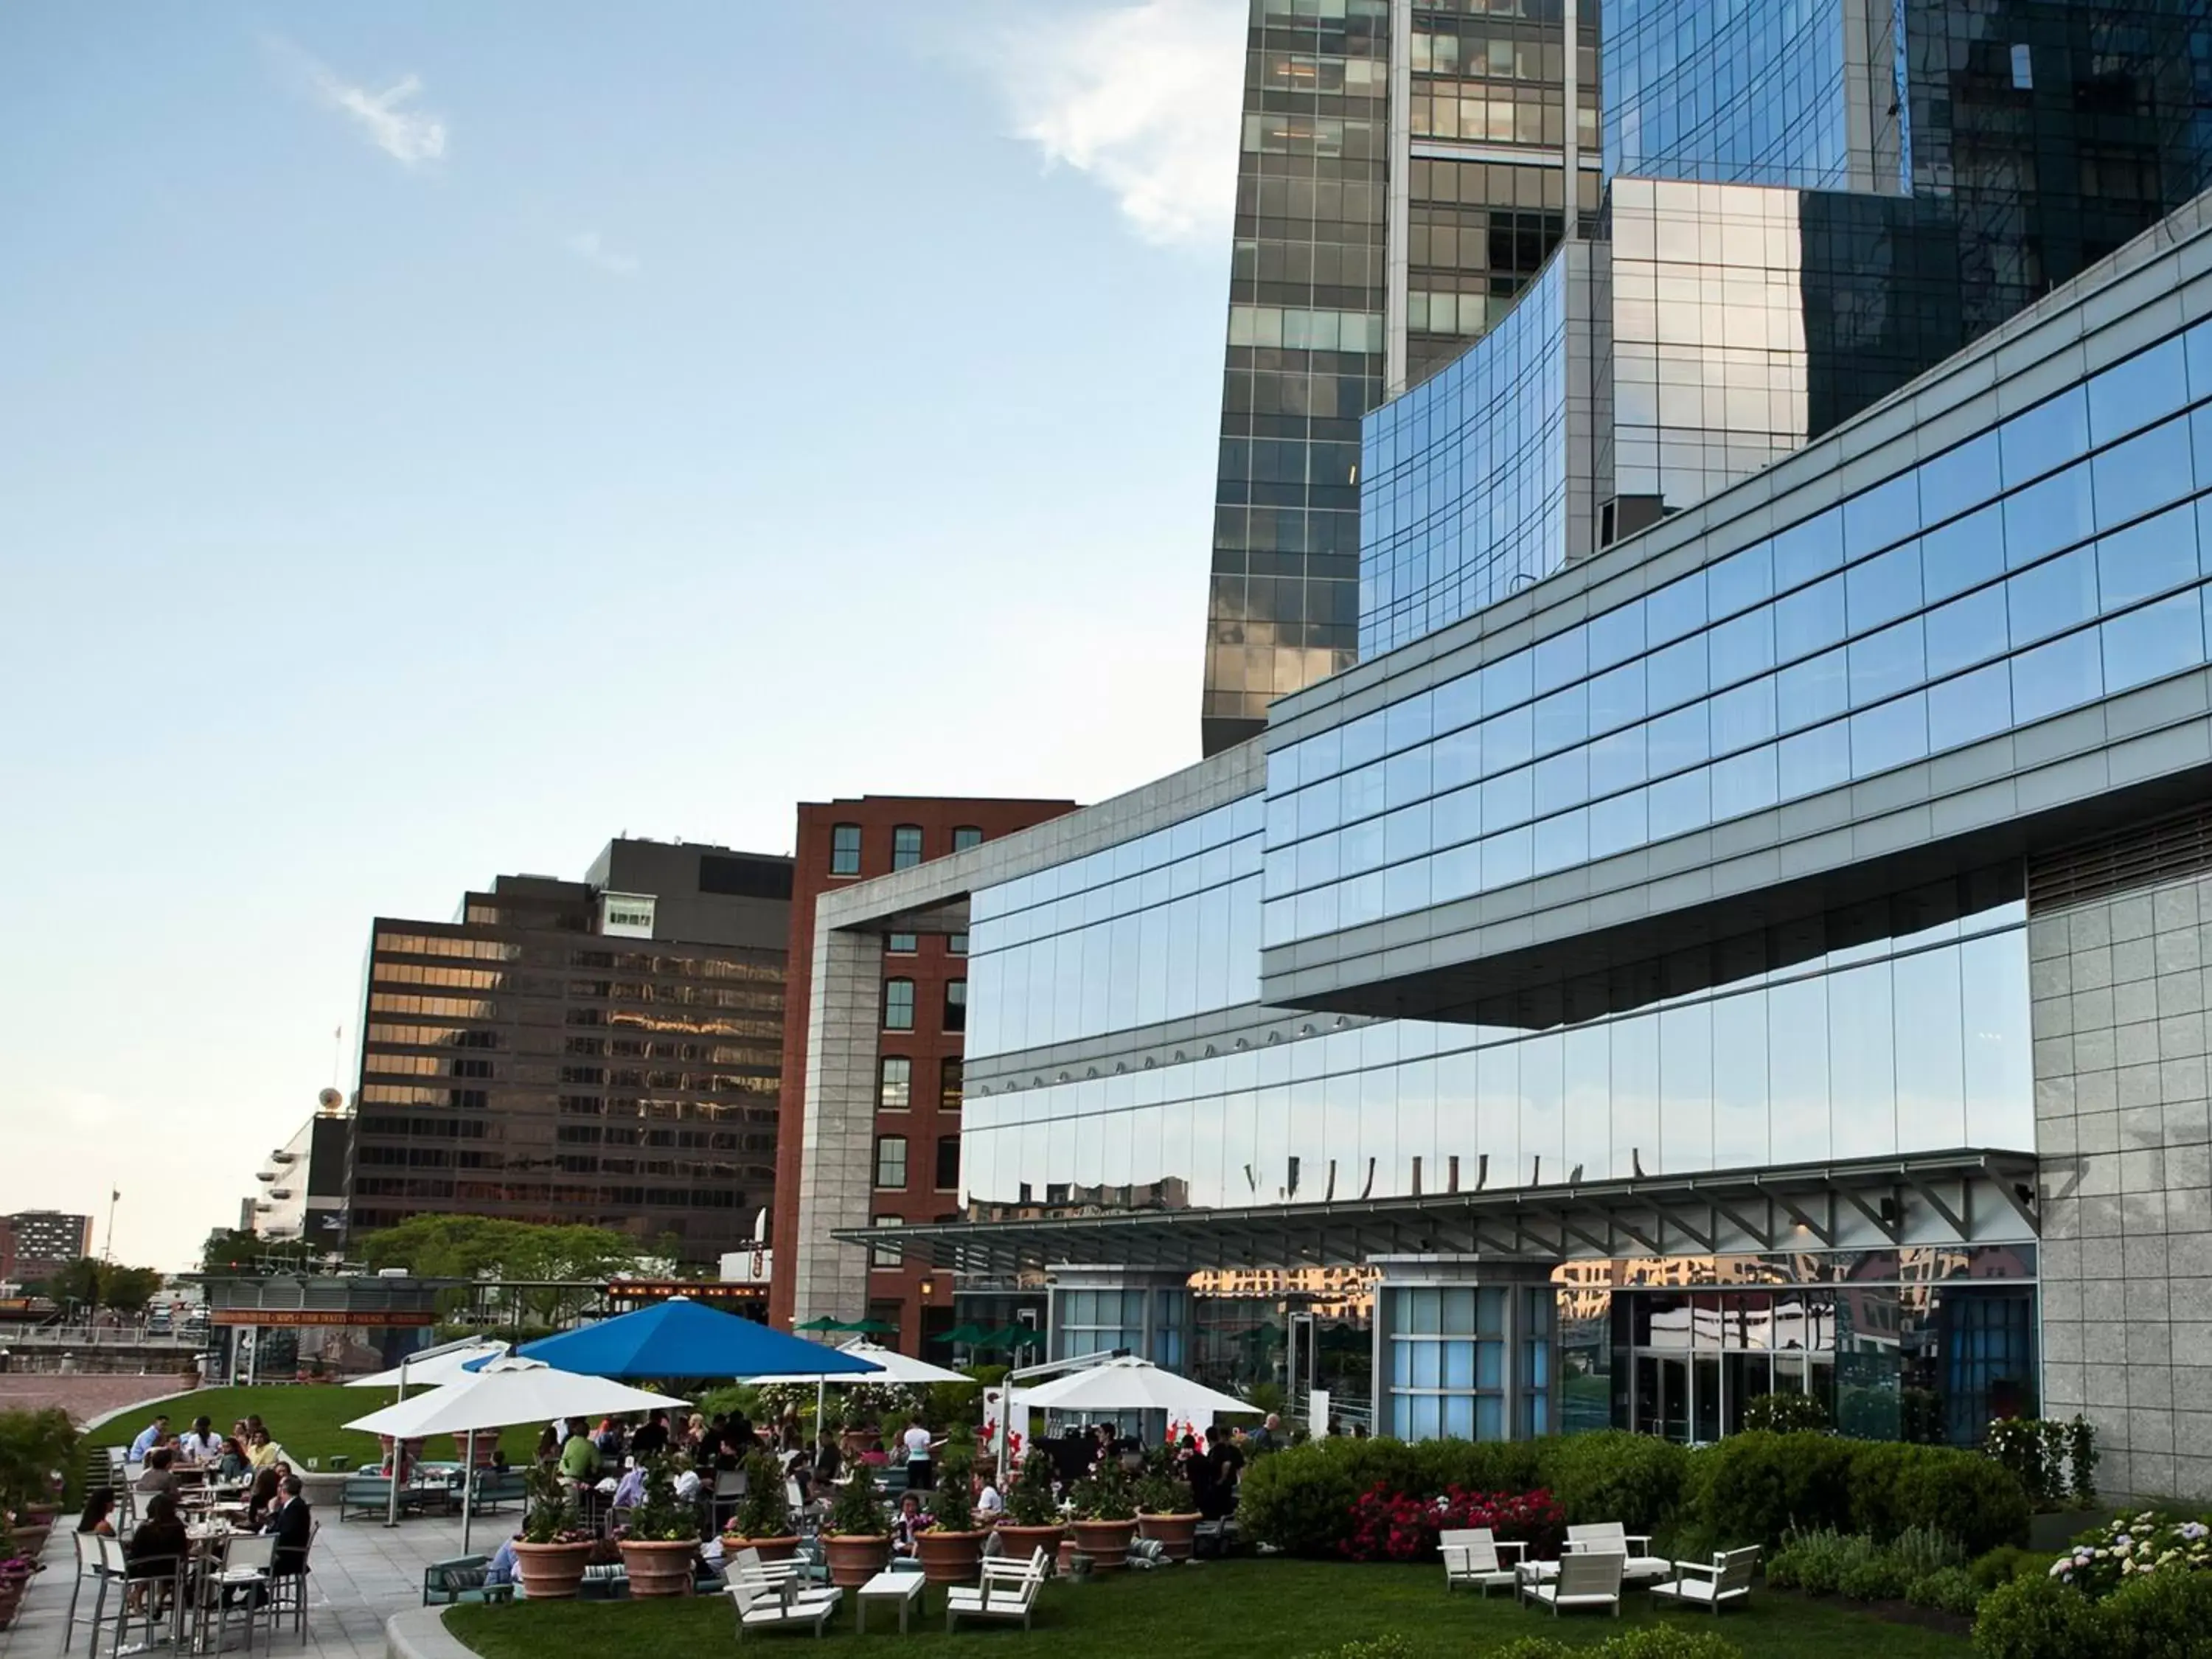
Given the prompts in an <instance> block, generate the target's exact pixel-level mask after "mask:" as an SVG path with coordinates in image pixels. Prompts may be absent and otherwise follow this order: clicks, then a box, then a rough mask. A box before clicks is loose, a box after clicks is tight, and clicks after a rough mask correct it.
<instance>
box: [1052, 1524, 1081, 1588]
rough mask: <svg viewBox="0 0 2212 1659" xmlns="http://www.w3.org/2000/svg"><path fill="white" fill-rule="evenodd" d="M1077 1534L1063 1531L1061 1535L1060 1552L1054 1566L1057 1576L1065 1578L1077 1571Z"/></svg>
mask: <svg viewBox="0 0 2212 1659" xmlns="http://www.w3.org/2000/svg"><path fill="white" fill-rule="evenodd" d="M1075 1552H1076V1542H1075V1534H1073V1533H1071V1532H1066V1531H1062V1532H1061V1534H1060V1554H1059V1555H1058V1556H1057V1557H1056V1558H1055V1559H1054V1561H1053V1566H1052V1570H1053V1572H1054V1575H1055V1576H1057V1577H1061V1578H1065V1577H1067V1576H1068V1575H1069V1574H1070V1573H1072V1572H1073V1571H1075Z"/></svg>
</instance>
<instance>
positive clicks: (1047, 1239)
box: [836, 1149, 2041, 1274]
mask: <svg viewBox="0 0 2212 1659" xmlns="http://www.w3.org/2000/svg"><path fill="white" fill-rule="evenodd" d="M2037 1173H2038V1170H2037V1164H2036V1160H2035V1158H2034V1157H2033V1155H2032V1154H2029V1153H2026V1152H1997V1151H1991V1150H1988V1149H1961V1150H1959V1151H1955V1152H1912V1153H1906V1154H1901V1155H1898V1156H1893V1157H1889V1158H1857V1159H1834V1160H1830V1161H1828V1162H1826V1163H1820V1164H1787V1165H1771V1166H1761V1167H1758V1168H1752V1169H1741V1170H1711V1171H1706V1172H1703V1173H1700V1174H1697V1175H1682V1176H1636V1177H1633V1178H1631V1179H1628V1180H1623V1181H1598V1182H1577V1183H1571V1184H1566V1185H1560V1186H1544V1187H1521V1188H1508V1189H1504V1190H1500V1191H1497V1192H1473V1193H1451V1194H1429V1195H1427V1196H1425V1197H1419V1198H1389V1199H1372V1200H1366V1199H1360V1200H1339V1201H1335V1202H1330V1203H1321V1204H1279V1205H1269V1206H1252V1207H1248V1208H1241V1209H1219V1210H1130V1211H1121V1212H1094V1213H1090V1214H1084V1215H1067V1216H1050V1217H1047V1216H1039V1217H1035V1218H1021V1219H1017V1220H1011V1221H976V1222H957V1223H955V1222H947V1223H941V1224H936V1225H927V1226H905V1227H899V1228H886V1229H883V1230H880V1231H878V1230H869V1229H861V1228H854V1229H848V1230H846V1231H841V1232H839V1233H837V1234H836V1237H838V1238H839V1239H841V1240H842V1241H843V1242H844V1243H848V1244H852V1245H854V1246H861V1245H866V1246H867V1247H868V1248H870V1249H878V1250H888V1249H897V1250H900V1251H901V1252H902V1254H904V1255H907V1257H908V1259H909V1260H913V1259H915V1258H921V1259H924V1260H927V1261H929V1262H931V1263H933V1265H935V1266H937V1267H946V1268H950V1269H951V1270H953V1271H954V1272H957V1273H996V1274H1006V1273H1015V1272H1018V1271H1020V1270H1022V1269H1024V1268H1030V1267H1046V1266H1055V1265H1058V1264H1060V1263H1067V1264H1070V1265H1100V1266H1114V1267H1152V1268H1160V1269H1165V1270H1168V1271H1172V1272H1188V1273H1194V1272H1197V1271H1199V1270H1200V1269H1202V1268H1207V1267H1231V1266H1233V1267H1279V1268H1295V1267H1354V1266H1358V1264H1360V1263H1362V1262H1364V1261H1367V1260H1368V1259H1370V1257H1374V1256H1380V1255H1435V1254H1443V1255H1466V1254H1479V1255H1509V1256H1532V1257H1554V1258H1558V1259H1560V1260H1564V1261H1572V1260H1577V1259H1582V1260H1593V1259H1598V1258H1607V1257H1615V1256H1663V1255H1751V1254H1755V1253H1762V1252H1771V1251H1776V1250H1811V1249H1823V1250H1826V1249H1896V1248H1899V1247H1900V1246H1905V1245H1938V1246H1940V1245H1960V1244H1972V1243H2019V1242H2021V1241H2024V1240H2028V1239H2033V1238H2034V1237H2036V1236H2037V1235H2038V1233H2039V1231H2040V1229H2041V1223H2040V1220H2039V1212H2038V1205H2037V1188H2036V1179H2037Z"/></svg>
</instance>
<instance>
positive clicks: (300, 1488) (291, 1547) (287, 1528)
mask: <svg viewBox="0 0 2212 1659" xmlns="http://www.w3.org/2000/svg"><path fill="white" fill-rule="evenodd" d="M277 1492H278V1498H277V1502H276V1508H275V1509H274V1510H271V1511H270V1514H269V1516H268V1518H267V1519H265V1520H264V1521H263V1522H262V1523H261V1530H262V1531H264V1532H265V1533H269V1534H273V1535H274V1536H275V1538H276V1551H275V1553H273V1554H272V1555H271V1556H270V1565H269V1571H270V1573H271V1574H272V1575H273V1576H274V1577H278V1578H285V1577H294V1576H295V1575H297V1574H300V1573H303V1572H305V1571H307V1542H308V1540H309V1539H310V1538H311V1537H312V1536H313V1524H312V1522H313V1516H312V1515H310V1514H309V1512H308V1510H307V1482H305V1481H304V1480H301V1479H300V1477H299V1476H298V1475H296V1474H287V1475H285V1477H284V1478H283V1480H281V1481H279V1482H278V1483H277Z"/></svg>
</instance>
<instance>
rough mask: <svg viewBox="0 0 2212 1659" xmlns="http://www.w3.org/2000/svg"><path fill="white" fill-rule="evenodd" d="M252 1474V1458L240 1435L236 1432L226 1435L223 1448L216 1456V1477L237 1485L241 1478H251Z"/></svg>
mask: <svg viewBox="0 0 2212 1659" xmlns="http://www.w3.org/2000/svg"><path fill="white" fill-rule="evenodd" d="M252 1474H253V1462H252V1459H250V1458H249V1457H247V1456H246V1448H245V1447H244V1446H243V1445H242V1444H240V1442H239V1438H238V1437H237V1436H236V1435H234V1434H231V1435H225V1436H224V1437H223V1441H222V1451H221V1452H220V1453H218V1454H217V1455H216V1462H215V1478H216V1480H219V1481H223V1482H227V1483H229V1484H232V1485H235V1484H236V1483H237V1482H239V1481H240V1480H247V1479H249V1478H251V1477H252Z"/></svg>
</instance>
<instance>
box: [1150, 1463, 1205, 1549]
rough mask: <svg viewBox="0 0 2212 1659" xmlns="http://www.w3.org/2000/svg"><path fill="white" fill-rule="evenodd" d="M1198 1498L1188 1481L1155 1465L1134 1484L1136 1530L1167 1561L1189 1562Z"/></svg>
mask: <svg viewBox="0 0 2212 1659" xmlns="http://www.w3.org/2000/svg"><path fill="white" fill-rule="evenodd" d="M1201 1518H1202V1517H1201V1516H1200V1514H1199V1512H1198V1500H1197V1498H1194V1497H1193V1496H1192V1495H1191V1490H1190V1482H1189V1481H1188V1480H1177V1479H1176V1476H1175V1475H1174V1474H1173V1473H1172V1472H1171V1471H1170V1469H1168V1468H1164V1467H1155V1468H1152V1469H1150V1470H1148V1471H1147V1472H1146V1475H1145V1478H1144V1479H1143V1480H1140V1481H1139V1482H1138V1483H1137V1533H1138V1535H1139V1537H1143V1538H1150V1539H1152V1540H1153V1541H1156V1542H1157V1543H1158V1545H1159V1547H1160V1549H1161V1551H1162V1553H1164V1554H1165V1555H1166V1557H1167V1558H1168V1559H1169V1560H1170V1561H1188V1560H1189V1559H1190V1558H1191V1552H1192V1549H1193V1547H1194V1541H1195V1540H1196V1539H1197V1537H1198V1523H1199V1522H1200V1519H1201Z"/></svg>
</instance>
